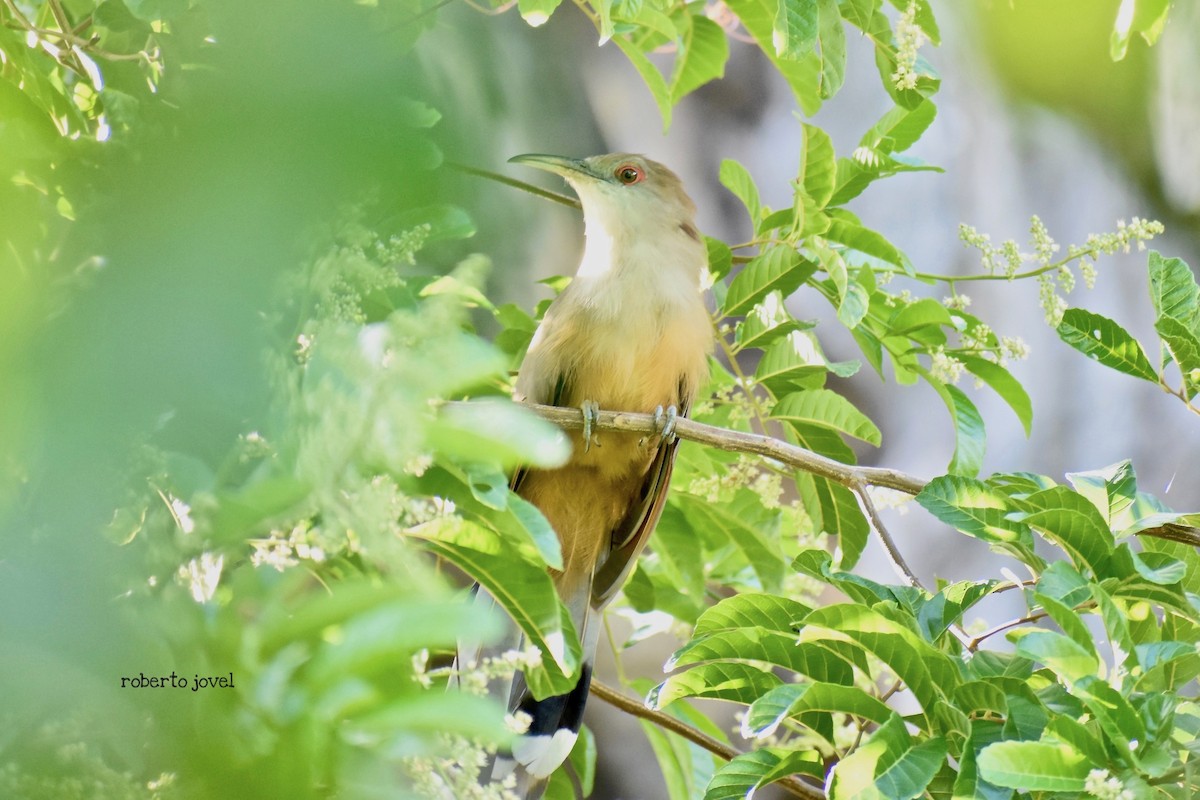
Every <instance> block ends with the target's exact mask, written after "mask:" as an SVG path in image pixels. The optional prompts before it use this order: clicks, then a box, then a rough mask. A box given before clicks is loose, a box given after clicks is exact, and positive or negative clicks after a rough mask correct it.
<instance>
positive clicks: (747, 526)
mask: <svg viewBox="0 0 1200 800" xmlns="http://www.w3.org/2000/svg"><path fill="white" fill-rule="evenodd" d="M680 502H681V503H682V504H683V505H682V508H683V512H684V515H685V516H686V517H687V519H688V521H689V522H691V523H692V525H693V526H694V527H696V528H697V529H704V530H710V531H716V532H719V533H721V534H723V535H725V536H726V537H727V538H728V539H729V541H730V542H731V543H732V544H733V545H734V547H736V548H737V549H738V551H739V552H741V553H742V555H743V556H744V557H745V559H746V563H747V564H749V566H750V568H751V569H753V570H754V574H755V575H757V576H758V579H759V582H760V585H761V586H762V588H763V589H765V590H767V591H778V590H779V587H780V586H781V584H782V582H783V570H784V564H785V562H784V559H783V554H782V553H781V552H780V550H779V537H778V535H777V533H776V531H777V526H778V517H776V516H772V517H771V518H770V520H769V521H768V520H767V519H766V514H764V511H765V509H763V508H762V505H761V504H760V502H759V500H758V497H757V495H755V494H754V493H753V492H751V491H750V490H749V489H741V490H739V491H738V493H737V494H735V495H734V500H733V502H731V503H722V504H713V503H706V502H703V501H701V500H699V499H698V498H695V497H692V496H690V495H683V496H682V497H681V498H680ZM769 513H770V512H767V514H769Z"/></svg>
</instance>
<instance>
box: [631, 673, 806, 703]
mask: <svg viewBox="0 0 1200 800" xmlns="http://www.w3.org/2000/svg"><path fill="white" fill-rule="evenodd" d="M782 682H783V681H782V680H781V679H780V678H779V677H778V676H777V675H775V673H773V672H770V671H769V670H766V669H762V668H760V667H755V666H752V665H750V664H741V663H738V662H736V661H713V662H710V663H708V664H699V665H697V666H694V667H692V668H691V669H688V670H686V671H684V672H679V673H676V674H674V675H672V676H671V677H669V678H667V679H666V680H665V681H663V682H662V683H660V684H659V685H658V686H656V687H654V689H652V690H651V692H650V694H649V696H647V698H646V705H647V706H649V707H650V708H653V709H663V708H666V707H667V706H669V705H670V704H671V703H674V702H675V701H676V700H679V699H682V698H684V697H707V698H710V699H713V700H730V701H732V702H735V703H744V704H746V705H749V704H750V703H753V702H754V701H755V700H757V699H758V698H759V697H762V696H763V695H764V694H766V693H767V692H769V691H771V690H772V689H774V688H775V687H776V686H779V685H780V684H781V683H782Z"/></svg>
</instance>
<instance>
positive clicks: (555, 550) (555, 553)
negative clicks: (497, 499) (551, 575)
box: [508, 493, 563, 570]
mask: <svg viewBox="0 0 1200 800" xmlns="http://www.w3.org/2000/svg"><path fill="white" fill-rule="evenodd" d="M508 508H509V510H510V511H511V512H512V515H513V517H514V518H515V519H516V520H517V521H518V522H519V523H520V524H521V527H522V528H523V529H524V530H525V531H526V532H527V533H528V534H529V540H530V541H531V542H532V543H533V545H534V546H535V547H536V548H537V551H538V555H540V556H541V557H542V559H543V560H544V561H545V562H546V566H548V567H550V568H551V569H558V570H561V569H562V568H563V562H562V545H561V544H560V543H559V541H558V534H556V533H555V532H554V528H552V527H551V526H550V523H549V521H547V519H546V517H545V516H544V515H543V514H542V512H541V510H540V509H538V507H537V506H535V505H534V504H533V503H530V502H529V501H528V500H526V499H525V498H523V497H521V496H520V495H518V494H515V493H510V494H509V497H508Z"/></svg>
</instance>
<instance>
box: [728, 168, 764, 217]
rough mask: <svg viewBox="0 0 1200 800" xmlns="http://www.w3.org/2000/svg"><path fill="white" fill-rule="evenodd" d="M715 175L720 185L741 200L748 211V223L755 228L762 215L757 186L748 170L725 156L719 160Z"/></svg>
mask: <svg viewBox="0 0 1200 800" xmlns="http://www.w3.org/2000/svg"><path fill="white" fill-rule="evenodd" d="M717 177H718V179H719V180H720V181H721V185H722V186H724V187H725V188H726V189H728V190H729V191H731V192H733V195H734V197H736V198H737V199H738V200H741V201H742V205H743V206H745V207H746V211H748V212H749V213H750V225H751V226H752V227H755V228H757V226H758V223H759V218H760V217H761V216H762V202H761V201H760V200H759V199H758V187H757V186H755V185H754V178H753V177H752V176H751V175H750V171H749V170H747V169H746V168H745V167H744V166H742V165H741V164H740V163H739V162H737V161H734V160H733V159H731V158H727V159H725V160H724V161H722V162H721V170H720V172H718V173H717Z"/></svg>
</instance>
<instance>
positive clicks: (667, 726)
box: [592, 678, 825, 800]
mask: <svg viewBox="0 0 1200 800" xmlns="http://www.w3.org/2000/svg"><path fill="white" fill-rule="evenodd" d="M592 694H593V695H595V696H596V697H598V698H600V699H601V700H603V701H604V702H606V703H608V704H609V705H611V706H613V707H614V708H617V709H620V710H621V711H624V712H625V713H627V714H632V715H633V716H635V717H639V718H641V719H644V720H647V721H648V722H653V723H654V724H655V725H657V726H658V727H660V728H662V729H663V730H667V731H670V732H671V733H675V734H678V735H680V736H682V737H683V738H685V739H687V740H688V741H689V742H692V743H693V744H695V745H698V746H700V747H703V748H704V749H705V750H707V751H708V752H710V753H712V754H713V755H715V756H718V757H720V758H723V759H725V760H726V761H732V760H733V759H734V758H737V757H738V756H740V755H742V754H741V753H739V752H738V751H737V750H734V749H733V748H732V747H730V746H729V745H727V744H725V743H724V742H720V741H718V740H716V739H714V738H713V737H711V736H709V735H708V734H707V733H704V732H703V731H698V730H696V729H695V728H693V727H691V726H690V725H686V724H684V723H682V722H680V721H679V720H677V719H675V718H674V717H672V716H670V715H669V714H664V713H662V712H661V711H655V710H654V709H652V708H647V707H646V706H645V705H644V704H643V703H642V702H641V701H640V700H637V699H635V698H632V697H627V696H626V695H625V694H623V693H622V692H619V691H617V690H616V689H614V688H613V687H611V686H609V685H608V684H606V683H604V682H603V681H598V680H596V679H595V678H593V679H592ZM774 785H776V786H779V787H780V788H782V789H784V790H785V791H787V792H788V794H790V795H792V796H793V797H800V798H803V799H804V800H825V793H824V792H822V791H821V790H820V789H818V788H816V787H815V786H809V785H808V784H807V783H805V782H804V781H802V780H800V779H799V778H797V777H795V776H788V777H786V778H783V779H781V780H778V781H776V782H775V784H774Z"/></svg>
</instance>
